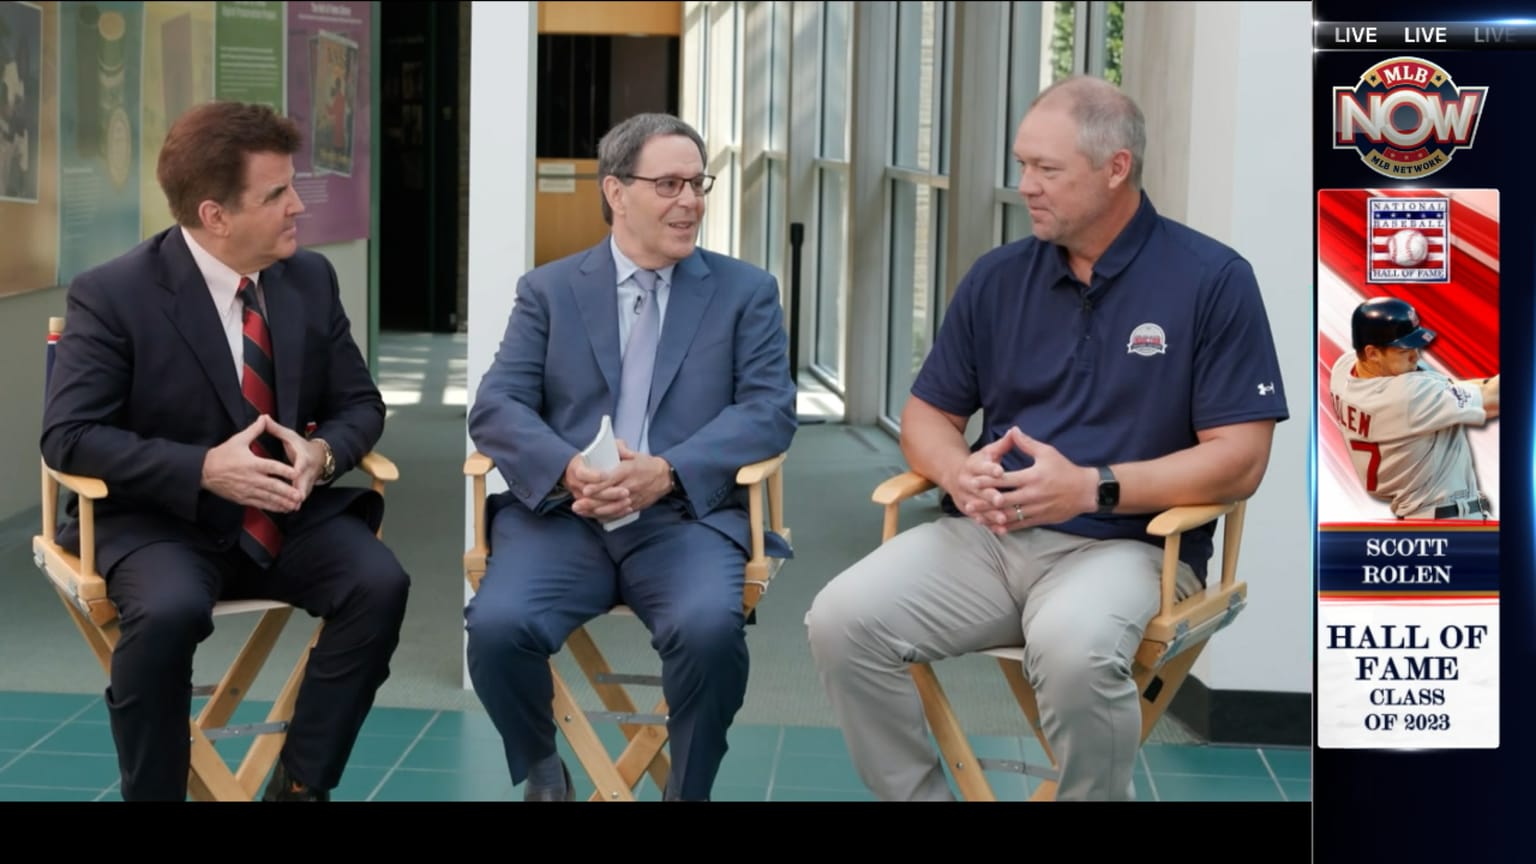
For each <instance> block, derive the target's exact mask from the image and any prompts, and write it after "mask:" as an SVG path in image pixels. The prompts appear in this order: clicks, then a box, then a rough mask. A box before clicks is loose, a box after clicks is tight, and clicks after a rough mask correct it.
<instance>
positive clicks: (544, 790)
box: [523, 759, 576, 801]
mask: <svg viewBox="0 0 1536 864" xmlns="http://www.w3.org/2000/svg"><path fill="white" fill-rule="evenodd" d="M560 773H561V774H562V775H564V776H565V794H564V795H561V794H560V790H558V789H556V788H555V787H553V786H535V785H533V784H532V783H529V784H527V785H526V786H524V787H523V800H524V801H575V800H576V786H575V785H574V784H572V783H571V771H570V769H569V768H566V767H565V760H564V759H561V760H560Z"/></svg>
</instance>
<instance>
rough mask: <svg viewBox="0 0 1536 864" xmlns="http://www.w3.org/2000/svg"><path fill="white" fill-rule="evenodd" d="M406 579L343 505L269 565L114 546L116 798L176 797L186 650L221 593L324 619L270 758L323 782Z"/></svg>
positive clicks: (349, 737)
mask: <svg viewBox="0 0 1536 864" xmlns="http://www.w3.org/2000/svg"><path fill="white" fill-rule="evenodd" d="M409 587H410V579H409V577H408V576H407V575H406V573H405V570H404V569H403V568H402V567H401V566H400V562H399V561H398V560H396V558H395V556H394V554H393V553H392V552H390V551H389V549H388V548H387V547H385V546H384V544H383V543H381V542H380V541H379V539H378V538H377V537H375V536H374V534H373V532H372V531H371V530H370V529H369V528H368V526H367V524H366V523H365V522H364V521H363V519H362V518H360V517H359V516H357V515H355V514H354V513H352V512H346V513H343V514H341V515H338V516H336V517H333V518H331V519H327V520H325V521H323V522H320V523H319V524H316V525H314V526H313V527H309V528H306V529H305V530H304V531H303V533H300V534H296V535H293V536H285V537H284V542H283V549H282V552H281V554H279V555H278V557H277V560H276V561H274V562H273V564H272V567H271V569H269V570H262V569H260V568H258V567H257V566H256V565H255V564H254V563H252V562H251V560H250V558H248V557H246V555H245V553H244V552H241V551H240V550H239V549H238V548H237V547H233V546H231V547H228V548H219V547H217V546H214V545H211V544H210V545H209V546H207V547H205V548H197V547H193V546H189V545H187V544H184V543H168V542H166V543H152V544H150V545H148V546H144V547H142V548H140V549H138V550H136V551H134V552H132V553H130V554H128V555H127V556H125V557H124V558H123V559H122V560H121V561H120V562H118V564H117V565H116V566H115V567H113V568H112V572H111V573H110V574H108V576H107V596H108V597H109V598H111V600H112V602H113V603H114V604H116V606H117V609H118V613H119V616H120V623H119V627H120V631H119V632H120V637H119V640H118V644H117V648H116V649H114V650H113V652H112V670H111V674H110V676H109V677H110V684H109V686H108V688H107V693H106V702H107V709H108V714H109V717H110V719H111V723H112V737H113V739H114V740H115V742H116V745H117V754H118V764H119V767H120V769H121V773H122V790H123V800H125V801H183V800H186V796H187V772H188V770H189V768H190V761H191V750H190V748H189V747H188V746H187V718H188V716H189V715H190V713H191V710H192V657H193V652H194V651H195V650H196V648H197V644H198V643H199V642H201V641H203V640H204V639H206V638H208V636H209V634H211V633H212V632H213V604H214V603H215V602H216V601H218V600H221V599H226V600H235V599H270V600H280V601H282V602H285V603H290V604H292V605H294V606H295V607H297V608H299V609H302V610H304V611H306V612H308V613H309V614H311V615H315V616H318V617H320V618H322V619H324V620H325V629H323V630H322V631H321V633H320V640H319V642H318V643H317V644H316V645H315V647H314V649H313V650H311V651H310V655H309V664H308V666H307V667H306V669H305V672H304V678H303V681H302V682H301V683H300V684H299V693H298V700H297V702H296V704H295V706H294V714H293V721H292V723H291V724H290V725H289V729H288V737H287V739H286V742H285V743H284V745H283V750H282V753H281V755H280V757H279V758H281V759H282V761H283V764H284V765H285V766H287V768H288V771H289V773H290V774H291V775H292V776H293V777H294V778H296V779H297V780H299V781H300V782H302V783H305V784H306V785H309V786H312V787H315V788H318V789H333V788H335V787H336V785H337V784H338V783H340V781H341V773H342V769H343V768H344V767H345V766H346V763H347V759H348V757H349V756H350V755H351V753H352V746H353V744H354V743H355V742H356V740H357V735H358V731H359V730H360V729H361V728H362V725H363V720H364V719H366V718H367V716H368V711H369V709H371V708H372V707H373V699H374V694H375V693H376V692H377V690H378V688H379V686H380V685H382V684H383V683H384V680H385V679H386V678H388V677H389V660H390V657H391V656H392V655H393V654H394V651H395V646H396V645H397V644H399V641H400V624H401V622H402V621H403V620H404V617H405V604H406V595H407V594H408V593H409Z"/></svg>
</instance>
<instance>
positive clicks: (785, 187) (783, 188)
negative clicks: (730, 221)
mask: <svg viewBox="0 0 1536 864" xmlns="http://www.w3.org/2000/svg"><path fill="white" fill-rule="evenodd" d="M767 164H768V171H767V183H766V184H765V186H764V189H765V191H766V193H767V194H766V197H767V199H768V204H767V207H768V224H767V226H766V228H765V230H764V232H763V243H764V244H765V246H766V248H767V251H768V254H767V256H766V257H767V261H768V263H767V264H766V265H765V266H766V267H767V270H768V272H769V273H772V274H773V275H774V277H775V278H777V279H778V280H779V296H780V297H781V298H783V300H784V305H785V308H788V305H789V302H788V298H789V274H788V273H787V272H786V271H785V269H784V258H785V255H786V253H785V247H787V246H788V245H789V238H788V237H787V236H786V235H785V231H786V230H788V229H787V227H786V220H785V216H784V209H785V206H786V205H787V204H788V202H789V172H788V171H786V170H785V168H784V163H782V162H780V161H779V160H778V159H769V160H767Z"/></svg>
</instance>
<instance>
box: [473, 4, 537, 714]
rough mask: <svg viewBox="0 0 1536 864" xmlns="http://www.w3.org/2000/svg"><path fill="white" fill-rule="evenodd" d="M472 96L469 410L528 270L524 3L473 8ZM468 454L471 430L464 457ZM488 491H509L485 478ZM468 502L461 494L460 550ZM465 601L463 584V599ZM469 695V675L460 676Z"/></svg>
mask: <svg viewBox="0 0 1536 864" xmlns="http://www.w3.org/2000/svg"><path fill="white" fill-rule="evenodd" d="M470 12H471V15H472V16H473V17H472V19H471V20H472V22H473V24H472V26H471V28H470V69H469V74H470V88H469V94H470V95H469V109H470V120H469V176H470V181H471V182H470V191H469V322H468V323H469V334H468V335H469V358H468V368H467V383H468V387H469V401H470V404H471V405H473V404H474V398H475V392H476V391H477V390H478V389H479V387H480V378H481V376H483V375H484V374H485V371H486V369H488V368H489V367H490V365H491V360H492V359H493V358H494V357H495V355H496V348H497V346H499V345H500V344H501V337H502V334H503V333H504V332H505V330H506V326H507V317H508V316H509V315H510V314H511V312H512V300H513V295H514V290H515V289H516V287H517V280H518V278H519V277H520V276H522V275H523V274H524V273H526V272H527V271H528V270H529V269H531V268H532V266H533V188H532V186H533V156H534V151H533V148H534V129H535V125H534V124H535V119H534V118H535V113H534V108H535V106H534V101H535V100H534V93H533V89H534V88H533V84H534V80H535V77H536V76H535V69H537V63H538V19H537V10H536V8H535V4H534V3H531V2H500V3H488V2H476V3H473V4H472V5H471V10H470ZM473 449H474V444H473V443H471V442H470V440H469V432H468V429H467V428H466V429H465V434H464V452H465V455H466V456H467V455H468V454H469V453H470V451H472V450H473ZM490 486H491V490H490V491H493V492H496V491H501V490H503V489H505V488H506V486H505V484H504V482H503V481H502V480H501V478H500V477H499V476H498V475H495V474H492V476H491V482H490ZM473 516H474V501H473V500H472V494H471V491H470V487H469V484H468V483H467V482H466V483H465V491H464V548H466V549H467V548H469V546H470V544H471V543H472V542H473V539H472V537H471V534H472V532H473V530H474V526H473V521H472V520H473ZM469 597H470V590H469V585H468V584H467V583H466V584H465V586H464V599H465V602H468V600H469ZM464 686H465V687H466V688H468V687H469V686H470V683H469V671H468V668H467V666H466V668H465V671H464Z"/></svg>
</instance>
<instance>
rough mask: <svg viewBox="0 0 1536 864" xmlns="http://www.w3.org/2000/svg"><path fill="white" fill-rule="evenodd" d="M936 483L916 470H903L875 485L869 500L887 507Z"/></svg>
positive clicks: (918, 493)
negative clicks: (873, 492)
mask: <svg viewBox="0 0 1536 864" xmlns="http://www.w3.org/2000/svg"><path fill="white" fill-rule="evenodd" d="M936 485H937V484H936V483H934V482H933V481H932V480H929V479H928V478H927V477H924V476H923V475H921V474H919V473H917V472H916V471H904V472H902V473H900V474H897V475H896V476H895V477H892V478H890V479H889V480H886V481H885V482H884V483H881V484H880V485H879V486H876V487H875V494H874V495H872V496H871V500H872V501H874V502H875V503H876V504H879V505H881V506H884V507H889V506H891V505H892V504H900V503H901V502H903V501H905V500H907V499H908V498H915V497H917V496H918V495H921V494H923V493H924V492H927V491H928V490H929V489H932V488H933V487H934V486H936Z"/></svg>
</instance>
